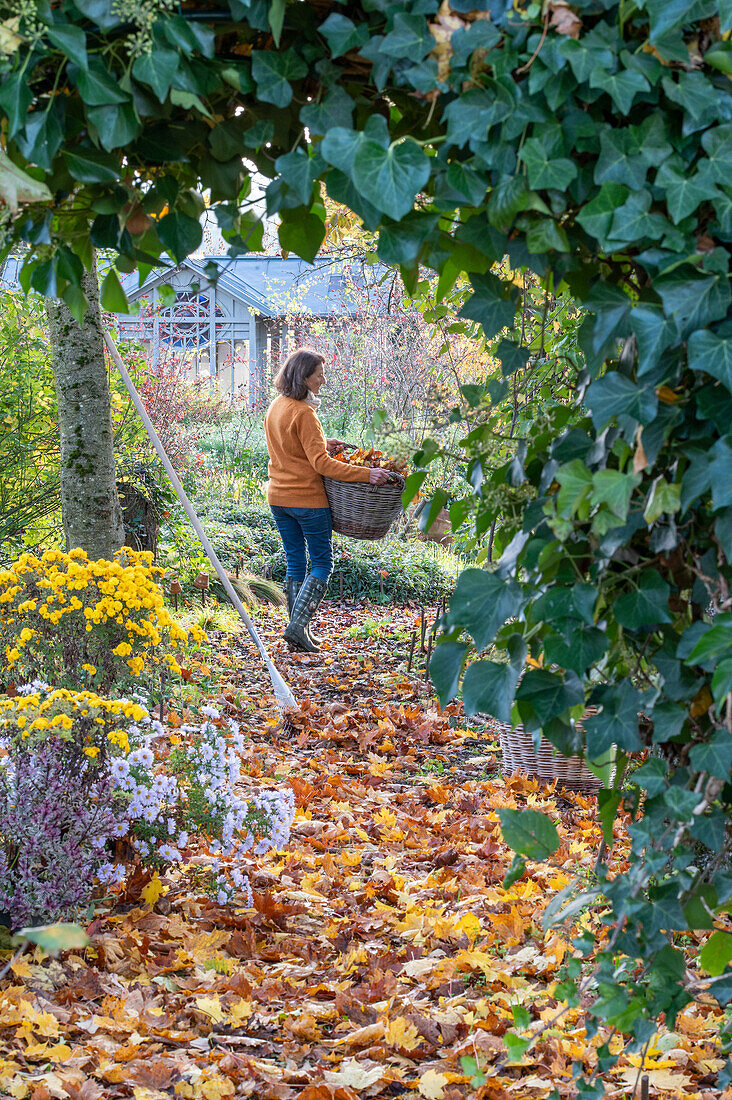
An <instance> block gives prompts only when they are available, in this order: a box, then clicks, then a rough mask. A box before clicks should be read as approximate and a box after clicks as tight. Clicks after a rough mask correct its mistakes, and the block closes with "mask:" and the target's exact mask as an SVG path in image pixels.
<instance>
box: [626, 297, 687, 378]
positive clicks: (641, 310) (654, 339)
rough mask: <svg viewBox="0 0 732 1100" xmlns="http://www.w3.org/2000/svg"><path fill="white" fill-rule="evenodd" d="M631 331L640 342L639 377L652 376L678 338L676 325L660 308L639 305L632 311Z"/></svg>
mask: <svg viewBox="0 0 732 1100" xmlns="http://www.w3.org/2000/svg"><path fill="white" fill-rule="evenodd" d="M630 324H631V329H632V331H633V332H634V333H635V338H636V340H637V342H638V377H639V378H642V377H643V376H644V375H645V374H650V372H651V371H652V370H653V368H654V367H655V366H656V364H657V363H658V361H659V359H660V358H661V355H662V354H663V352H664V351H665V350H666V348H668V347H670V346H671V345H672V344H673V343H674V342H675V340H676V339H677V336H678V331H677V328H676V324H675V322H674V321H673V320H672V319H669V318H668V317H665V316H664V313H663V310H661V309H659V308H658V306H652V305H646V304H645V303H643V304H641V305H637V306H636V307H635V309H632V310H631V311H630Z"/></svg>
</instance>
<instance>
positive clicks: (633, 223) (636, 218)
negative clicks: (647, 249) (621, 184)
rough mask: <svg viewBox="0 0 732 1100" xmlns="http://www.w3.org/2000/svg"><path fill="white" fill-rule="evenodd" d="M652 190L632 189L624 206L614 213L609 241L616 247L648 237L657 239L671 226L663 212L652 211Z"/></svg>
mask: <svg viewBox="0 0 732 1100" xmlns="http://www.w3.org/2000/svg"><path fill="white" fill-rule="evenodd" d="M651 201H652V198H651V193H650V191H631V193H630V194H629V195H628V197H627V199H626V200H625V202H624V203H623V205H622V206H619V207H618V208H617V210H616V211H615V213H614V214H613V219H612V222H611V223H610V232H609V233H608V242H609V244H610V245H611V246H613V247H615V248H620V247H621V246H623V245H628V244H634V243H635V242H636V241H642V240H645V239H646V238H649V239H650V240H657V239H660V238H662V237H663V235H664V234H665V233H666V231H667V230H669V229H670V228H671V223H670V222H669V221H667V219H666V218H664V216H663V215H662V214H659V213H655V212H654V213H651V210H650V207H651Z"/></svg>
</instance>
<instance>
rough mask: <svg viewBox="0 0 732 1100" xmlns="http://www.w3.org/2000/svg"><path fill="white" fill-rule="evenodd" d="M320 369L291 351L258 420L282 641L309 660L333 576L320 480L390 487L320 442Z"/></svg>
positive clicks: (309, 353) (304, 352)
mask: <svg viewBox="0 0 732 1100" xmlns="http://www.w3.org/2000/svg"><path fill="white" fill-rule="evenodd" d="M324 362H325V360H324V358H323V356H322V355H320V354H319V353H318V352H317V351H313V350H312V349H311V348H298V350H297V351H293V352H292V354H291V355H289V356H288V357H287V359H286V360H285V362H284V364H283V365H282V367H281V368H280V370H279V372H278V374H277V376H276V377H275V380H274V384H275V389H277V390H279V396H278V397H275V399H274V401H273V402H272V404H271V405H270V406H269V408H268V409H267V413H266V415H265V418H264V432H265V435H266V437H267V450H268V452H269V483H268V485H267V500H268V502H269V505H270V508H271V509H272V514H273V516H274V519H275V523H276V524H277V528H278V530H279V532H280V535H281V536H282V542H283V544H284V547H285V557H286V559H287V576H286V578H285V588H286V590H287V607H288V611H289V613H290V621H289V623H288V625H287V629H286V630H285V639H286V641H287V642H289V644H290V645H291V646H294V647H296V648H298V649H304V650H306V651H307V652H308V653H315V652H317V651H318V649H319V646H318V645H317V644H316V642H315V640H314V639H313V638H312V636H311V635H310V633H309V632H308V624H309V623H310V620H311V618H312V617H313V615H314V613H315V611H316V610H317V608H318V605H319V604H320V602H321V600H322V599H323V596H324V595H325V590H326V588H327V587H328V579H329V577H330V574H331V572H332V570H333V542H332V536H333V520H332V517H331V514H330V508H329V507H328V498H327V496H326V495H325V488H324V486H323V475H325V476H326V477H332V478H334V479H335V480H337V481H363V482H369V483H370V484H371V485H384V484H385V483H386V482H387V481H388V480H389V474H388V473H387V471H386V470H380V469H371V470H367V469H366V468H365V467H359V466H348V465H346V463H344V462H337V461H336V460H335V459H334V458H331V457H330V456H329V453H328V452H329V450H331V449H332V448H334V447H336V446H338V445H341V444H342V440H339V439H328V440H326V438H325V435H324V433H323V429H322V427H321V426H320V421H319V420H318V414H317V408H318V405H319V404H320V398H319V397H318V394H319V392H320V390H321V387H322V386H324V385H325V372H324V369H323V364H324ZM306 545H307V550H308V553H309V554H310V572H309V573H307V560H306V555H305V547H306ZM306 574H307V575H306Z"/></svg>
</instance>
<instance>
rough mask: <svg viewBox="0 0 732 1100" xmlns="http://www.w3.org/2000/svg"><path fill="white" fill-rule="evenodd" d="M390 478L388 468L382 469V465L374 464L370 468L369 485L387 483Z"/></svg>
mask: <svg viewBox="0 0 732 1100" xmlns="http://www.w3.org/2000/svg"><path fill="white" fill-rule="evenodd" d="M389 480H390V477H389V471H388V470H382V469H381V467H380V466H372V467H371V469H370V470H369V485H386V483H387V481H389Z"/></svg>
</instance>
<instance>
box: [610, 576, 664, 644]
mask: <svg viewBox="0 0 732 1100" xmlns="http://www.w3.org/2000/svg"><path fill="white" fill-rule="evenodd" d="M670 595H671V588H670V586H669V585H668V584H667V583H666V581H665V580H664V579H663V577H662V576H661V574H660V573H659V572H658V570H656V569H647V570H645V572H644V573H643V574H642V576H641V579H640V584H639V586H638V588H637V589H636V590H635V591H633V592H625V593H624V594H623V595H622V596H619V597H618V599H617V600H615V603H614V604H613V614H614V616H615V619H616V621H617V622H619V623H620V625H621V626H624V627H626V629H628V630H641V629H643V628H652V627H656V625H657V624H660V623H670V622H671V615H670V613H669V609H668V600H669V596H670Z"/></svg>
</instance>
